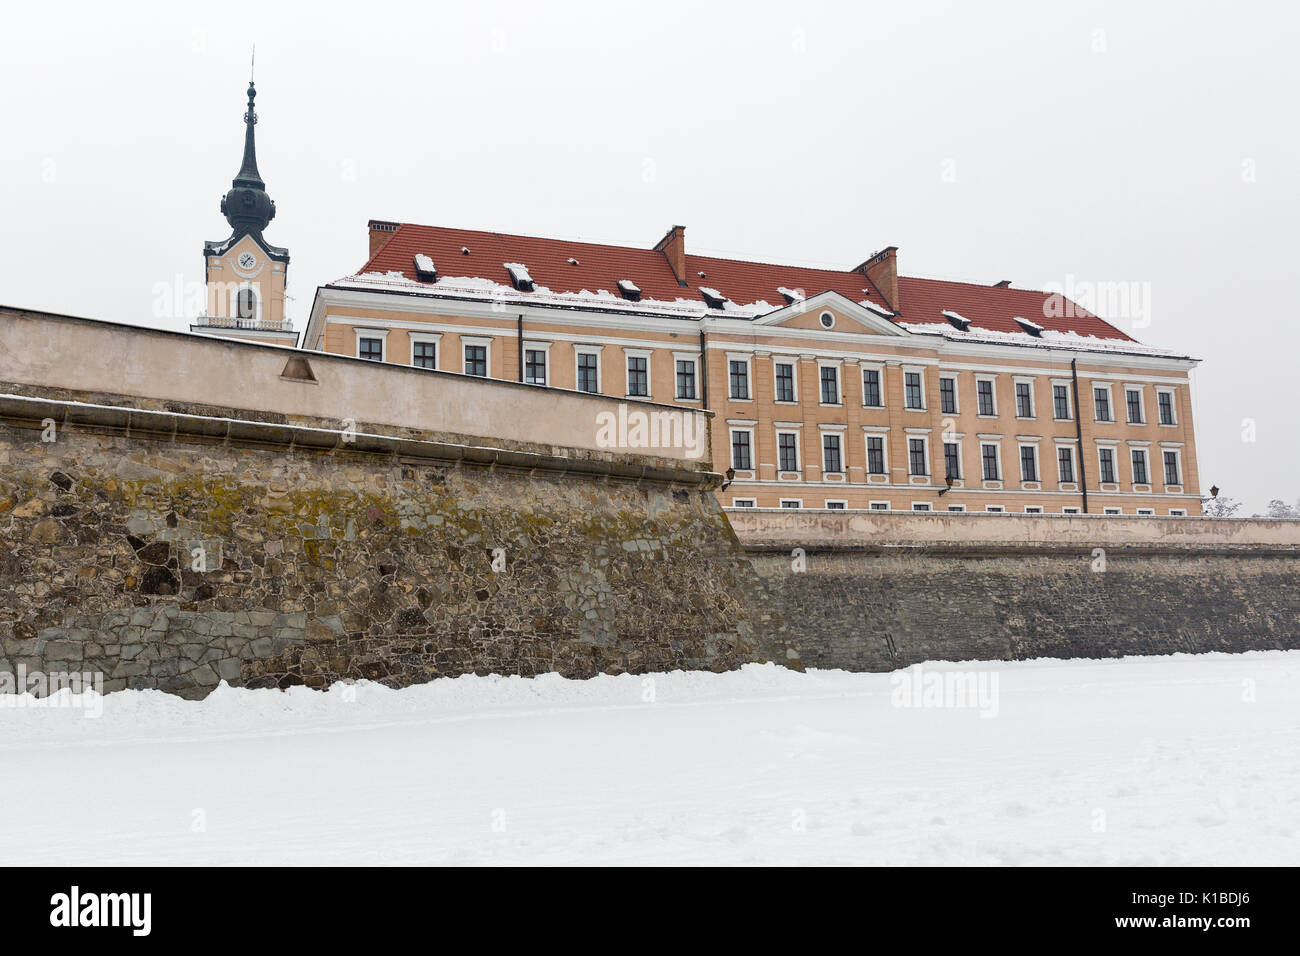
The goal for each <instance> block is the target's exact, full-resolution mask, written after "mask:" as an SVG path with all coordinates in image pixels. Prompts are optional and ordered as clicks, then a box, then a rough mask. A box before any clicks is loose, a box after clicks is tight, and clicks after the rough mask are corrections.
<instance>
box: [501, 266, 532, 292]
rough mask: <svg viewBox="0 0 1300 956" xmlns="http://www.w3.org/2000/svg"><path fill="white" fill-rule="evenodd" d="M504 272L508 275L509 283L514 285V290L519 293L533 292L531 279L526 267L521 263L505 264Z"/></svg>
mask: <svg viewBox="0 0 1300 956" xmlns="http://www.w3.org/2000/svg"><path fill="white" fill-rule="evenodd" d="M505 266H506V271H507V272H509V273H510V281H511V282H513V283H514V286H515V288H516V289H518V290H519V291H520V292H531V291H532V290H533V277H532V276H530V275H529V274H528V266H526V265H524V264H523V263H522V262H507V263H506V264H505Z"/></svg>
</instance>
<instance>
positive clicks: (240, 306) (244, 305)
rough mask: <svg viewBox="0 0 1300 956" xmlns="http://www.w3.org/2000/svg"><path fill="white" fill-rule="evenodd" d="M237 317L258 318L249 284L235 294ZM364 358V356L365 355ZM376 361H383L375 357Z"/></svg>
mask: <svg viewBox="0 0 1300 956" xmlns="http://www.w3.org/2000/svg"><path fill="white" fill-rule="evenodd" d="M235 318H237V319H255V318H257V293H256V292H254V291H253V290H252V289H251V288H249V287H248V286H245V287H244V288H242V289H240V290H239V291H238V292H237V293H236V294H235ZM363 358H364V356H363ZM375 361H382V360H381V359H375Z"/></svg>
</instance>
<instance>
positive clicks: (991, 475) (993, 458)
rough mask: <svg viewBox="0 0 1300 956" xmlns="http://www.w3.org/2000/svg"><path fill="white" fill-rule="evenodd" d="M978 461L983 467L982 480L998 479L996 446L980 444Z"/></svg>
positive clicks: (999, 473)
mask: <svg viewBox="0 0 1300 956" xmlns="http://www.w3.org/2000/svg"><path fill="white" fill-rule="evenodd" d="M980 461H981V462H982V464H983V467H984V480H985V481H997V480H999V477H1000V475H1001V472H1000V471H999V469H998V446H997V445H989V444H986V445H980Z"/></svg>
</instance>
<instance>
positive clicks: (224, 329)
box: [190, 81, 298, 346]
mask: <svg viewBox="0 0 1300 956" xmlns="http://www.w3.org/2000/svg"><path fill="white" fill-rule="evenodd" d="M256 96H257V90H256V89H255V88H254V86H253V83H252V81H250V82H249V84H248V110H247V112H245V113H244V159H243V162H242V163H241V164H240V167H239V173H238V174H237V175H236V176H235V178H234V180H233V181H232V182H231V184H230V191H229V192H227V193H226V194H225V195H224V196H223V197H222V198H221V213H222V215H224V216H225V217H226V222H228V223H230V228H231V233H230V235H229V236H228V237H227V238H225V239H222V240H221V241H220V242H205V243H204V244H203V266H204V276H205V279H206V282H207V312H206V314H205V315H202V316H199V318H198V319H197V320H196V322H195V323H194V324H192V325H191V326H190V331H191V332H199V333H203V334H206V335H219V336H222V337H224V338H238V339H248V340H251V341H255V342H267V343H270V344H272V345H288V346H294V345H296V344H297V343H298V334H297V333H296V332H295V331H294V330H293V323H292V322H291V321H290V320H289V318H288V317H287V316H286V315H285V287H286V284H287V282H288V276H289V250H288V249H281V248H280V247H279V246H273V245H271V244H270V243H268V242H267V241H266V240H265V239H264V238H263V237H262V232H263V231H264V230H265V229H266V227H267V225H268V224H269V223H270V222H271V220H272V219H274V218H275V201H274V200H272V199H271V197H270V196H269V195H267V192H266V183H264V182H262V176H261V174H260V173H259V172H258V171H257V147H256V143H255V141H254V133H253V127H254V126H256V125H257V113H256V111H255V110H254V109H253V100H254V98H255V97H256Z"/></svg>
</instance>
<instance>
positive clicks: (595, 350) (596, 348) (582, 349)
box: [573, 345, 605, 395]
mask: <svg viewBox="0 0 1300 956" xmlns="http://www.w3.org/2000/svg"><path fill="white" fill-rule="evenodd" d="M604 349H605V346H603V345H574V347H573V390H574V391H575V392H582V394H584V395H600V394H603V393H604V391H605V382H604V375H605V371H604V369H603V367H602V366H603V365H604V364H605V363H604V362H602V361H601V357H600V356H601V352H603V351H604ZM583 355H594V356H595V357H596V390H595V391H594V392H583V391H582V389H580V388H578V359H579V357H581V356H583Z"/></svg>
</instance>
